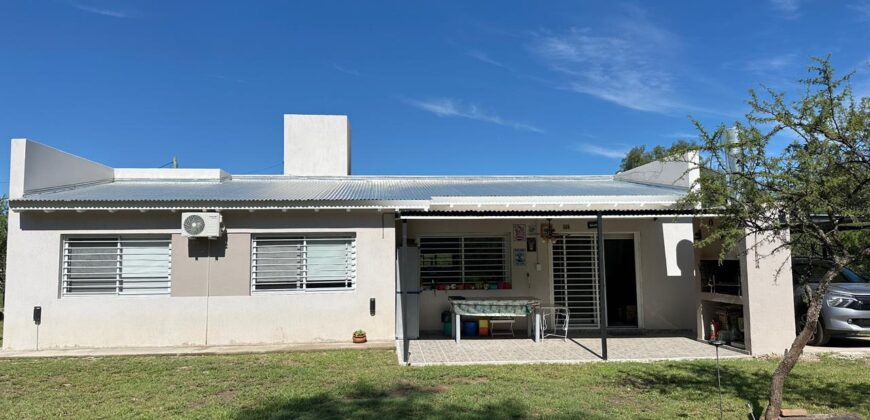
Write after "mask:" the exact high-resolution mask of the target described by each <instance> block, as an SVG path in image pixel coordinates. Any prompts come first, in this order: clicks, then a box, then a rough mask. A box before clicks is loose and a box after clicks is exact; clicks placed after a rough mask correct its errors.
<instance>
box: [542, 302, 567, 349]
mask: <svg viewBox="0 0 870 420" xmlns="http://www.w3.org/2000/svg"><path fill="white" fill-rule="evenodd" d="M539 310H540V311H541V322H542V325H541V339H544V338H547V337H560V338H562V341H565V340H567V339H568V321H569V319H570V317H571V311H569V310H568V308H567V307H565V306H541V307H540V308H539Z"/></svg>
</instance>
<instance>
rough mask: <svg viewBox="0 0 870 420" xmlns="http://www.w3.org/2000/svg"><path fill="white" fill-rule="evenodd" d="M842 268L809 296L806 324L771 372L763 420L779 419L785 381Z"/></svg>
mask: <svg viewBox="0 0 870 420" xmlns="http://www.w3.org/2000/svg"><path fill="white" fill-rule="evenodd" d="M842 267H843V266H842V265H840V264H835V266H834V267H833V268H831V269H830V270H828V272H827V273H825V276H824V277H823V278H822V280H821V281H820V282H819V287H818V289H816V291H815V292H814V293H812V294H811V295H810V297H811V299H810V306H809V308H808V309H807V322H806V324H805V325H804V328H803V329H802V330H801V332H800V333H799V334H798V335H797V337H795V339H794V341H793V342H792V343H791V347H789V348H788V350H787V351H786V353H785V356H784V357H783V358H782V360H781V361H780V362H779V365H777V366H776V370H774V371H773V378H772V380H771V383H770V397H769V400H768V405H767V410H766V411H765V415H764V418H765V419H767V420H772V419H778V418H779V414H780V412H781V411H782V391H783V387H784V385H785V379H786V378H787V377H788V374H789V373H791V370H792V369H793V368H794V366H795V365H796V364H797V362H798V359H800V357H801V354H802V353H803V352H804V347H806V345H807V343H808V342H809V341H810V338H812V336H813V334H814V333H815V331H816V327H817V326H818V323H819V314H820V313H821V311H822V301H823V300H824V298H825V294H826V293H827V292H828V285H830V284H831V280H833V279H834V276H836V275H837V274H839V273H840V270H841V269H842Z"/></svg>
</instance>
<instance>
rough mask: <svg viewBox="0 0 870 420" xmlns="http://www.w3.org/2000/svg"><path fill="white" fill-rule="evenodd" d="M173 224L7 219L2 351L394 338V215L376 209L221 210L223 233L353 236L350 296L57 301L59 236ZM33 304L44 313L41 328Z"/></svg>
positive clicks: (75, 216)
mask: <svg viewBox="0 0 870 420" xmlns="http://www.w3.org/2000/svg"><path fill="white" fill-rule="evenodd" d="M180 217H181V216H180V214H179V213H170V212H148V213H139V212H118V213H114V214H110V213H108V212H86V213H81V214H79V213H74V212H57V213H51V214H45V213H41V212H27V213H23V214H22V213H16V212H11V213H10V215H9V258H8V261H9V262H8V266H7V289H6V290H7V291H6V305H5V325H4V337H3V347H4V349H12V350H33V349H36V348H37V332H38V348H39V349H50V348H64V347H126V346H178V345H204V344H209V345H225V344H267V343H307V342H331V341H336V342H347V341H349V340H350V337H351V334H352V333H353V331H354V330H356V329H358V328H362V329H364V330H366V331H367V333H368V338H369V340H373V341H382V340H393V339H394V338H395V336H394V320H395V315H394V312H395V269H394V267H395V266H394V264H393V261H394V260H395V257H394V250H395V228H394V224H393V219H392V215H382V214H379V213H375V212H368V213H363V212H358V213H350V214H348V213H345V212H320V213H317V214H315V213H313V212H306V213H302V212H288V213H281V212H277V211H275V212H257V213H248V212H227V213H225V217H224V220H225V223H226V225H227V227H228V229H229V231H230V232H250V233H260V232H274V233H282V232H298V233H303V232H304V233H315V232H336V233H337V232H341V233H354V234H355V235H356V238H357V252H358V255H357V287H356V290H353V291H340V292H319V293H307V294H306V293H289V292H288V293H283V294H278V293H273V294H254V295H253V296H221V297H215V296H212V297H204V296H197V297H172V296H168V295H167V296H123V297H122V296H73V297H60V260H61V235H63V234H95V233H96V234H123V233H137V234H145V233H162V234H169V233H177V232H178V229H179V227H178V226H179V225H180ZM173 257H175V256H173ZM180 280H181V279H177V278H175V277H173V279H172V281H173V282H175V281H180ZM369 298H375V299H376V300H377V313H376V315H375V316H370V315H369ZM34 306H42V308H43V309H42V324H41V325H40V326H39V327H38V328H37V327H36V325H35V324H34V322H33V320H32V310H33V307H34Z"/></svg>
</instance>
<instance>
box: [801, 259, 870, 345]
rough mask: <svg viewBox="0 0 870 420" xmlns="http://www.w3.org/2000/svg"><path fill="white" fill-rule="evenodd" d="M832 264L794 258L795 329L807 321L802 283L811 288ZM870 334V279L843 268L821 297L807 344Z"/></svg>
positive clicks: (805, 299)
mask: <svg viewBox="0 0 870 420" xmlns="http://www.w3.org/2000/svg"><path fill="white" fill-rule="evenodd" d="M832 266H833V263H832V262H830V261H825V260H812V261H811V260H809V259H806V258H795V259H794V260H793V262H792V275H793V277H794V286H795V293H794V295H795V315H796V316H797V327H798V332H800V330H802V329H803V327H804V325H805V324H806V318H807V307H808V303H807V302H808V301H809V299H807V298H806V297H805V296H804V294H805V292H804V287H803V285H804V284H808V285H809V286H810V287H811V288H812V289H813V290H815V289H816V288H817V287H818V285H819V280H821V278H822V277H823V276H824V275H825V273H826V272H827V271H828V269H829V268H830V267H832ZM861 333H870V279H868V278H867V277H864V276H862V275H860V274H858V273H856V272H854V271H852V270H850V269H849V268H846V267H844V268H843V269H842V270H840V273H839V274H837V276H836V277H834V279H833V280H832V281H831V285H830V286H829V287H828V292H827V293H826V294H825V298H824V299H823V300H822V311H821V313H820V314H819V324H818V326H817V327H816V332H815V334H814V335H813V338H812V339H811V340H810V343H809V344H810V345H814V346H823V345H825V344H827V343H828V341H830V339H831V337H835V336H850V335H857V334H861Z"/></svg>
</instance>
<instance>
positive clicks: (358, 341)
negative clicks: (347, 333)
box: [353, 336, 366, 344]
mask: <svg viewBox="0 0 870 420" xmlns="http://www.w3.org/2000/svg"><path fill="white" fill-rule="evenodd" d="M353 342H354V343H356V344H362V343H365V342H366V336H362V337H357V336H354V337H353Z"/></svg>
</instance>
